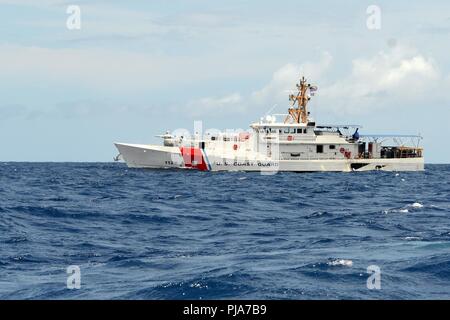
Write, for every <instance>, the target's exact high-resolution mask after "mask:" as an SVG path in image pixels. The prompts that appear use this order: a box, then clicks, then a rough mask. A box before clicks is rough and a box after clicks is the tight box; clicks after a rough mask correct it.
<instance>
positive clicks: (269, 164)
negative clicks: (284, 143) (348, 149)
mask: <svg viewBox="0 0 450 320" xmlns="http://www.w3.org/2000/svg"><path fill="white" fill-rule="evenodd" d="M115 145H116V147H117V149H118V150H119V152H120V154H121V155H122V157H123V159H124V161H125V162H126V164H127V166H128V167H130V168H148V169H176V168H177V169H197V170H201V171H260V172H277V171H291V172H351V171H372V170H381V171H423V170H424V159H423V158H422V157H420V158H419V157H417V158H390V159H386V158H381V159H310V160H273V159H267V158H257V157H256V156H255V157H253V158H251V157H250V159H249V157H245V158H239V157H236V156H231V155H230V156H226V155H225V156H224V155H220V156H215V155H214V154H208V152H207V151H205V150H200V149H198V148H179V147H165V146H154V145H139V144H125V143H116V144H115Z"/></svg>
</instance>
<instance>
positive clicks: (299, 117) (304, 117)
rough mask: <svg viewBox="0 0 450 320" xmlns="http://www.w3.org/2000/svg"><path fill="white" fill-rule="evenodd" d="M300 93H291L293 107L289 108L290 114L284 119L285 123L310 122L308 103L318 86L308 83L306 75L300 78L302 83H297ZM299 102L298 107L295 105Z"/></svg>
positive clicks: (290, 98)
mask: <svg viewBox="0 0 450 320" xmlns="http://www.w3.org/2000/svg"><path fill="white" fill-rule="evenodd" d="M296 87H297V90H298V93H297V94H296V95H295V94H291V95H289V101H292V102H293V103H292V105H291V107H290V108H289V109H288V112H289V115H288V116H287V117H286V119H285V120H284V123H287V122H289V120H291V122H293V123H305V124H306V123H308V110H307V108H306V105H307V104H308V101H309V100H310V99H311V95H314V92H315V91H316V90H317V87H316V86H312V85H311V84H309V83H306V79H305V77H302V78H301V79H300V83H298V84H296ZM295 104H297V107H294V106H295Z"/></svg>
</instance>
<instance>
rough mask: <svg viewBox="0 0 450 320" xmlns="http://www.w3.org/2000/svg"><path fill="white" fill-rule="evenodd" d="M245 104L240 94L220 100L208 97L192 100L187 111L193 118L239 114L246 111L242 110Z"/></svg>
mask: <svg viewBox="0 0 450 320" xmlns="http://www.w3.org/2000/svg"><path fill="white" fill-rule="evenodd" d="M243 103H245V102H244V101H243V99H242V96H241V95H240V94H239V93H233V94H230V95H227V96H224V97H219V98H214V97H206V98H200V99H194V100H191V101H190V102H188V104H187V106H186V110H188V111H189V114H190V115H191V116H193V117H198V116H201V115H207V114H211V113H213V112H219V113H223V112H224V111H226V112H232V113H239V112H242V111H244V108H242V104H243ZM173 109H178V107H174V108H173ZM173 111H175V110H173Z"/></svg>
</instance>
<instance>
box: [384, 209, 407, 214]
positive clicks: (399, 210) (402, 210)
mask: <svg viewBox="0 0 450 320" xmlns="http://www.w3.org/2000/svg"><path fill="white" fill-rule="evenodd" d="M408 212H409V210H408V209H389V210H383V213H384V214H388V213H408Z"/></svg>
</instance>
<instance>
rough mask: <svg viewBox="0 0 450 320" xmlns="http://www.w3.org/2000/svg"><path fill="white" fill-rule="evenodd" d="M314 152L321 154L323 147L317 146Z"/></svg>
mask: <svg viewBox="0 0 450 320" xmlns="http://www.w3.org/2000/svg"><path fill="white" fill-rule="evenodd" d="M316 152H317V153H323V145H321V144H318V145H317V149H316Z"/></svg>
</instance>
